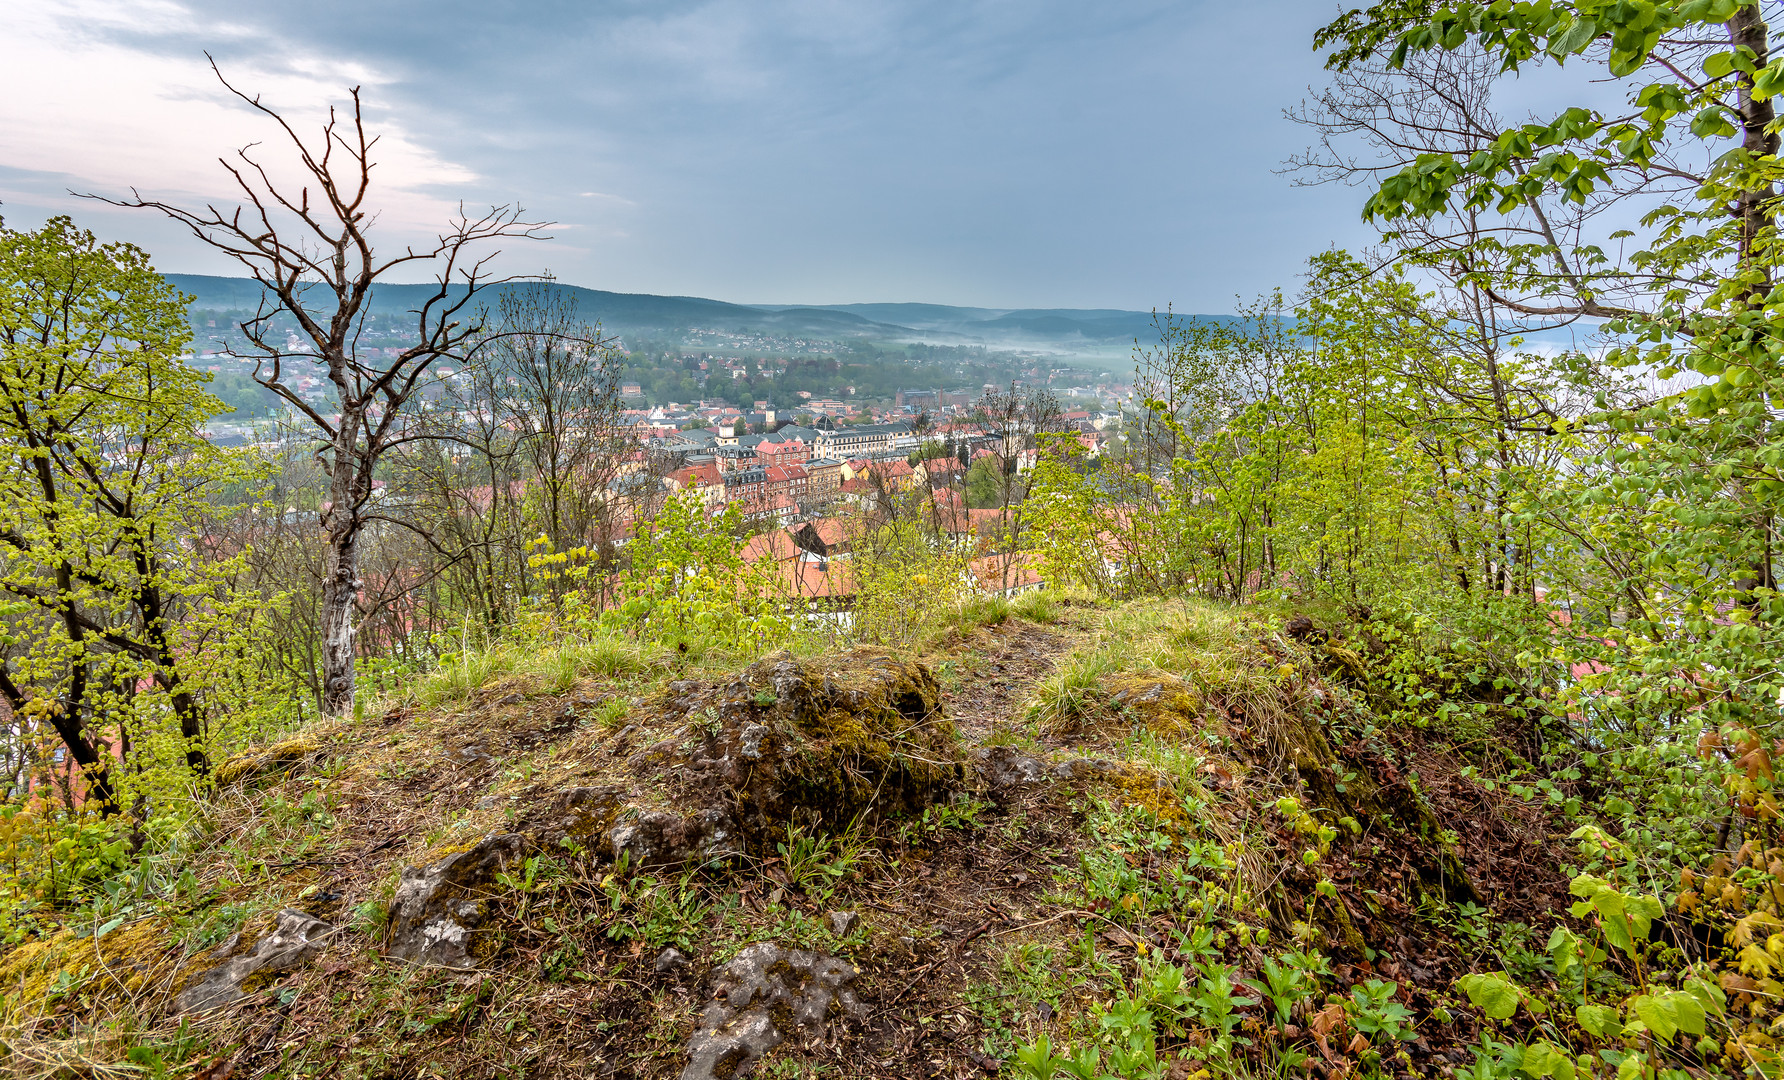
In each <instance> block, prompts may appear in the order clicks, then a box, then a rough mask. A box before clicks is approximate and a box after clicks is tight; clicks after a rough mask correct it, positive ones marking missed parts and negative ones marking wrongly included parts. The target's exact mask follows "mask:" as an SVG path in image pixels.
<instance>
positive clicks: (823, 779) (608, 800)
mask: <svg viewBox="0 0 1784 1080" xmlns="http://www.w3.org/2000/svg"><path fill="white" fill-rule="evenodd" d="M653 707H654V708H655V709H656V710H658V711H659V713H667V714H668V715H669V716H671V717H674V718H677V719H679V720H681V721H682V725H681V726H680V727H679V728H678V729H677V730H676V731H675V733H674V735H673V736H672V737H670V738H666V739H664V738H659V739H658V741H656V742H654V743H651V744H650V745H647V746H643V747H640V748H638V749H636V750H629V749H628V750H623V751H622V753H624V754H625V757H624V762H623V769H624V773H625V779H626V780H628V781H629V783H628V784H626V785H625V786H618V785H612V784H610V785H608V786H605V787H600V788H575V789H570V790H568V791H563V792H558V793H556V794H555V795H553V796H552V797H551V798H549V799H548V800H546V801H545V802H543V803H542V804H541V805H540V806H539V807H538V808H537V809H535V810H533V811H532V812H530V813H528V814H526V815H525V816H524V817H523V818H522V820H521V821H520V823H519V825H518V829H519V830H520V831H522V832H523V833H525V834H526V835H527V836H528V838H529V843H531V844H536V845H538V846H539V847H541V848H556V847H558V846H560V845H561V844H562V841H563V840H564V839H565V838H568V839H570V840H572V841H574V843H575V844H576V845H577V846H579V847H580V848H581V849H582V850H585V851H590V852H593V853H595V854H596V855H597V856H598V857H601V858H603V859H612V860H614V861H616V862H617V861H619V860H621V859H624V860H625V861H626V862H627V864H628V865H629V866H631V867H633V868H639V867H645V866H650V867H662V866H674V865H679V864H683V863H687V862H700V863H708V864H710V863H722V862H725V861H728V860H731V859H733V858H736V857H738V856H740V855H742V854H744V853H745V852H747V851H751V850H757V849H766V850H769V851H772V847H771V845H772V843H773V842H774V840H775V839H776V838H784V837H785V835H786V828H787V823H788V822H789V821H794V820H797V821H799V822H800V823H801V824H803V825H806V826H812V825H818V824H822V825H828V826H829V827H831V828H834V829H841V828H843V827H845V826H846V825H847V824H848V823H849V821H851V820H852V819H853V818H854V817H855V816H856V815H857V814H860V813H862V812H864V811H865V812H867V813H869V814H871V815H878V814H883V813H910V812H921V810H922V809H923V808H925V807H927V806H929V805H930V804H931V803H934V802H937V801H940V800H942V799H945V798H946V797H948V796H949V795H951V794H952V793H953V792H954V791H956V790H958V789H959V788H960V787H961V786H962V783H963V782H964V780H965V777H966V759H965V755H964V753H963V751H962V749H961V747H960V743H959V738H958V736H957V734H956V733H955V731H954V726H953V724H951V723H949V722H948V721H947V720H946V719H945V718H944V717H943V715H942V712H941V688H940V686H939V685H937V684H936V681H935V678H934V676H933V675H931V674H930V672H929V670H928V669H927V668H925V667H923V665H921V664H917V663H912V662H909V661H903V660H898V659H895V658H892V657H890V656H888V655H886V654H883V653H878V652H874V651H867V650H862V651H857V652H855V653H851V654H849V655H847V656H845V657H841V658H838V659H836V660H833V661H832V662H830V663H828V664H818V663H803V662H801V661H798V660H795V659H794V658H792V657H791V656H786V655H782V656H778V657H771V658H769V659H767V660H763V661H760V662H758V663H756V664H754V665H752V666H751V667H750V668H749V669H747V670H746V671H744V672H742V673H741V676H740V677H738V678H737V679H735V680H733V681H732V682H730V683H728V684H719V685H713V684H708V683H701V682H698V681H696V680H692V679H681V680H677V681H675V682H673V683H671V684H670V685H669V688H668V693H667V694H665V695H664V696H663V697H662V698H660V699H657V700H656V702H655V703H654V706H653ZM620 742H621V741H620V740H619V739H618V738H616V739H614V740H613V743H614V744H615V745H616V747H617V746H618V744H620Z"/></svg>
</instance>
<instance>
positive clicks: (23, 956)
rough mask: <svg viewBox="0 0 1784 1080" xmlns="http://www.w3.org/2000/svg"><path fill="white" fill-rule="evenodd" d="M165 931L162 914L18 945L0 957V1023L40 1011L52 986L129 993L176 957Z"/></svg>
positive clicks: (164, 971)
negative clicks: (98, 931) (98, 933)
mask: <svg viewBox="0 0 1784 1080" xmlns="http://www.w3.org/2000/svg"><path fill="white" fill-rule="evenodd" d="M170 931H171V927H170V926H169V925H168V923H167V922H166V920H164V919H159V918H155V919H141V920H139V921H137V922H134V923H131V924H129V925H128V926H121V927H119V928H117V929H115V930H113V931H111V932H110V933H108V934H105V935H103V936H102V937H100V938H98V939H97V940H95V939H94V938H93V937H91V936H87V937H80V936H77V935H76V932H75V931H73V930H63V931H61V932H60V933H57V934H55V935H53V936H51V937H47V938H40V939H38V940H36V941H32V942H27V943H26V944H24V945H20V946H18V947H17V948H15V949H13V950H12V951H11V952H10V953H8V954H7V956H6V958H5V960H4V961H3V962H0V1024H4V1025H7V1026H11V1025H16V1024H21V1023H25V1022H28V1021H30V1020H31V1019H34V1018H36V1017H39V1016H41V1015H42V1014H43V1013H44V1012H45V1011H46V1008H47V1006H48V1005H49V1003H50V999H51V998H52V997H53V996H54V995H55V994H56V993H57V991H58V987H61V988H64V989H65V988H68V987H71V986H74V985H82V984H85V989H86V990H87V991H88V992H89V993H90V992H92V990H93V989H95V988H96V989H98V990H101V991H104V992H107V993H126V994H135V993H138V992H140V991H141V990H142V989H143V988H144V987H145V986H148V985H149V984H150V983H151V982H155V981H158V980H161V979H165V978H166V977H167V976H168V975H169V974H170V973H171V972H172V970H173V967H174V965H175V963H176V961H177V957H178V950H175V949H171V948H170V947H169V945H170V942H171V940H172V938H171V934H170ZM89 980H91V981H89Z"/></svg>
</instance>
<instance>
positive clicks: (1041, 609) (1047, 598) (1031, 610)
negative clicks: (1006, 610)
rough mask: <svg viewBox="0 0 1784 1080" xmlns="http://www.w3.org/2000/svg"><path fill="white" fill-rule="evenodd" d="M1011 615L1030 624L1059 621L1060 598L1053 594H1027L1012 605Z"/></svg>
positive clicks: (1012, 602) (1019, 597) (1017, 598)
mask: <svg viewBox="0 0 1784 1080" xmlns="http://www.w3.org/2000/svg"><path fill="white" fill-rule="evenodd" d="M1010 613H1011V614H1012V615H1015V616H1017V617H1018V618H1023V619H1027V620H1028V621H1029V622H1036V623H1044V624H1052V623H1056V622H1058V621H1059V598H1058V597H1057V596H1055V595H1054V594H1053V593H1051V592H1044V591H1042V592H1025V593H1023V594H1022V595H1021V596H1018V597H1016V599H1015V600H1013V601H1011V603H1010Z"/></svg>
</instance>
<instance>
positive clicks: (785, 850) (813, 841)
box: [774, 821, 866, 899]
mask: <svg viewBox="0 0 1784 1080" xmlns="http://www.w3.org/2000/svg"><path fill="white" fill-rule="evenodd" d="M864 845H865V841H864V840H863V839H862V837H861V836H860V835H859V834H858V829H857V827H856V826H854V825H852V826H851V827H850V829H849V831H848V832H847V833H845V834H844V836H843V837H835V836H817V835H814V834H811V833H808V832H806V831H805V830H804V829H801V828H799V827H798V826H796V825H794V824H793V823H792V822H790V821H789V822H787V838H786V839H785V840H780V841H776V842H775V845H774V847H775V850H776V851H778V852H780V861H781V867H782V869H784V870H785V871H786V874H787V884H789V885H791V886H793V887H794V888H795V889H798V890H799V891H800V892H803V893H805V894H806V895H807V896H811V897H815V898H818V899H823V898H825V897H828V896H829V895H830V894H831V893H833V892H835V891H836V886H837V885H839V884H840V883H841V882H842V881H843V880H844V879H845V878H846V877H848V875H849V873H850V872H851V871H852V870H853V869H854V868H855V865H856V864H857V863H859V862H860V861H861V859H862V858H863V857H864V855H865V851H866V849H865V846H864Z"/></svg>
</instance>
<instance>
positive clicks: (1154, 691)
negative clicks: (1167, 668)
mask: <svg viewBox="0 0 1784 1080" xmlns="http://www.w3.org/2000/svg"><path fill="white" fill-rule="evenodd" d="M1109 690H1110V694H1109V702H1110V704H1112V705H1115V706H1118V707H1120V708H1122V709H1124V710H1126V711H1127V712H1128V713H1129V714H1130V715H1132V716H1134V717H1135V718H1137V719H1139V720H1140V722H1141V723H1144V724H1145V725H1146V726H1147V727H1149V728H1151V729H1152V730H1153V731H1155V732H1158V733H1159V734H1176V733H1180V732H1184V731H1188V730H1191V729H1192V728H1194V727H1195V726H1196V723H1197V721H1198V719H1199V718H1200V716H1201V713H1202V697H1201V695H1200V694H1198V693H1197V692H1196V689H1195V687H1193V686H1191V685H1190V684H1189V683H1186V682H1184V681H1183V680H1182V679H1180V678H1178V677H1177V676H1175V675H1169V674H1165V673H1164V672H1157V671H1149V672H1142V673H1137V674H1124V675H1120V676H1117V677H1116V678H1115V679H1113V680H1112V681H1111V682H1110V684H1109Z"/></svg>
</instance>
